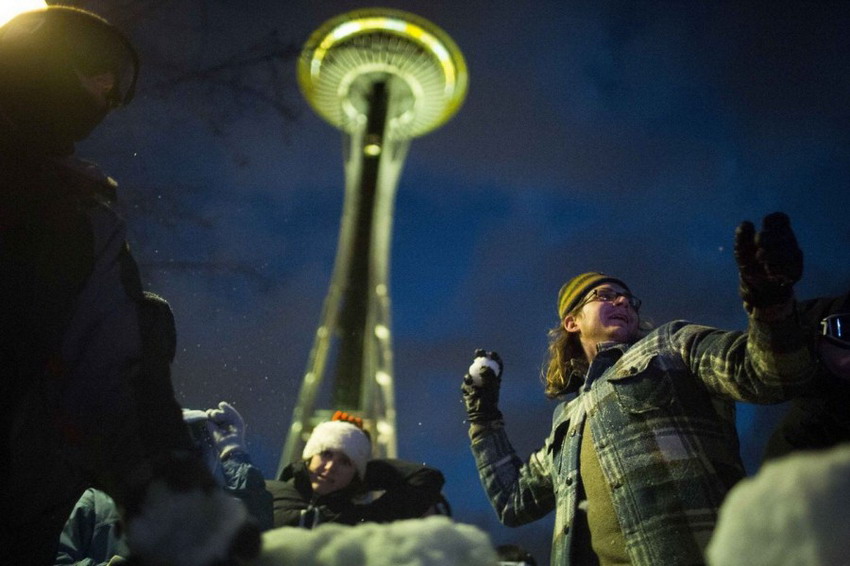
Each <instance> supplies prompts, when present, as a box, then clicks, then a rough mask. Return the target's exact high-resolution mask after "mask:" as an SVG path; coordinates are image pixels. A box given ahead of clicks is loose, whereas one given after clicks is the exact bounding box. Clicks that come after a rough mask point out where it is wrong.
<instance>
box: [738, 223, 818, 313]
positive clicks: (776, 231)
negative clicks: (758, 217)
mask: <svg viewBox="0 0 850 566" xmlns="http://www.w3.org/2000/svg"><path fill="white" fill-rule="evenodd" d="M735 261H736V262H737V264H738V272H739V274H740V293H741V298H742V299H744V305H745V307H746V308H747V310H748V311H750V310H752V308H759V309H764V308H767V307H771V306H776V305H782V304H784V303H787V302H788V301H789V300H791V298H792V297H793V296H794V284H795V283H796V282H797V281H799V280H800V278H801V277H802V276H803V252H802V251H801V250H800V248H799V247H798V246H797V238H796V237H795V236H794V231H793V230H792V229H791V221H790V220H789V219H788V216H787V215H786V214H784V213H782V212H774V213H772V214H768V215H767V216H765V217H764V220H762V228H761V231H759V232H758V233H756V230H755V227H754V226H753V223H752V222H749V221H745V222H742V223H741V224H740V225H739V226H738V228H737V230H735Z"/></svg>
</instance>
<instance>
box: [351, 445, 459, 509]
mask: <svg viewBox="0 0 850 566" xmlns="http://www.w3.org/2000/svg"><path fill="white" fill-rule="evenodd" d="M444 483H445V479H444V478H443V474H442V472H440V471H439V470H436V469H434V468H429V467H428V466H423V465H420V464H416V463H414V462H408V461H405V460H395V459H374V460H371V461H369V464H368V465H367V467H366V488H367V489H368V490H370V491H383V494H381V495H380V496H378V497H377V498H376V499H374V500H373V501H371V502H370V503H365V504H362V505H358V506H357V507H358V509H359V511H360V513H361V515H362V520H364V521H374V522H380V523H384V522H390V521H396V520H399V519H413V518H416V517H421V516H422V515H423V514H424V513H425V511H427V510H428V508H429V507H431V506H432V505H434V504H435V503H436V502H437V501H439V499H440V491H441V490H442V488H443V484H444Z"/></svg>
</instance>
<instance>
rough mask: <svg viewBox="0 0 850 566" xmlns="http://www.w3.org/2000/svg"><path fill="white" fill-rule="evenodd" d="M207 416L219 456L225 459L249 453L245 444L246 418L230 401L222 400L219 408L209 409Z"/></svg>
mask: <svg viewBox="0 0 850 566" xmlns="http://www.w3.org/2000/svg"><path fill="white" fill-rule="evenodd" d="M207 417H208V418H209V421H210V423H212V425H213V426H211V427H210V429H211V430H210V433H211V434H212V439H213V442H214V443H215V446H216V448H217V449H218V455H219V458H221V459H222V460H225V459H227V458H229V457H230V456H232V455H234V454H247V452H248V450H247V448H246V446H245V419H243V418H242V415H240V414H239V412H238V411H237V410H236V409H235V408H233V406H232V405H230V403H227V402H226V401H222V402H221V403H219V404H218V408H217V409H208V410H207Z"/></svg>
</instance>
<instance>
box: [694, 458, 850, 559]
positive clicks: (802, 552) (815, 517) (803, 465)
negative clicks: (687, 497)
mask: <svg viewBox="0 0 850 566" xmlns="http://www.w3.org/2000/svg"><path fill="white" fill-rule="evenodd" d="M707 553H708V559H709V563H710V564H712V565H714V566H738V565H741V566H760V565H770V566H783V565H787V566H820V565H827V564H829V565H832V564H836V565H837V564H850V444H844V445H841V446H839V447H837V448H833V449H830V450H825V451H819V452H801V453H797V454H793V455H791V456H788V457H786V458H781V459H779V460H775V461H772V462H769V463H767V464H766V465H765V466H764V468H762V469H761V471H759V473H758V474H756V475H755V476H754V477H753V478H750V479H746V480H743V481H742V482H740V483H739V484H738V485H737V486H735V487H734V488H733V489H732V491H730V492H729V495H728V497H727V499H726V501H725V502H724V503H723V506H722V507H721V508H720V518H719V520H718V523H717V528H716V530H715V532H714V537H713V538H712V540H711V543H710V544H709V546H708V550H707Z"/></svg>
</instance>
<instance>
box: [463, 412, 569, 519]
mask: <svg viewBox="0 0 850 566" xmlns="http://www.w3.org/2000/svg"><path fill="white" fill-rule="evenodd" d="M551 440H552V435H550V437H549V438H548V439H547V440H546V443H545V445H544V446H543V447H542V448H540V449H539V450H537V451H535V452H533V453H532V454H531V456H530V457H529V458H528V460H526V461H525V462H523V461H522V460H521V459H520V458H519V457H518V456H517V455H516V452H515V451H514V449H513V446H512V445H511V443H510V441H509V440H508V436H507V433H506V432H505V429H504V427H502V426H495V427H485V428H481V429H479V430H478V431H477V434H475V435H474V436H473V438H472V445H471V449H472V454H473V456H474V457H475V463H476V465H477V467H478V475H479V477H480V479H481V485H482V486H483V487H484V491H485V492H486V493H487V497H488V498H489V499H490V503H491V505H492V506H493V509H494V510H495V511H496V514H497V515H498V516H499V520H500V521H501V523H502V524H504V525H507V526H509V527H516V526H520V525H524V524H527V523H530V522H532V521H536V520H538V519H540V518H541V517H544V516H545V515H547V514H548V513H550V512H551V511H552V510H553V509H555V491H554V487H553V482H552V475H551V473H550V470H549V467H548V466H547V464H546V460H547V453H548V451H549V446H550V444H551Z"/></svg>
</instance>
